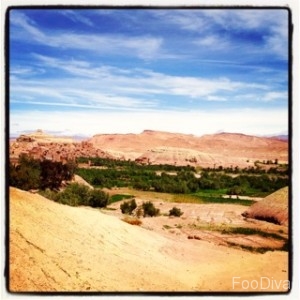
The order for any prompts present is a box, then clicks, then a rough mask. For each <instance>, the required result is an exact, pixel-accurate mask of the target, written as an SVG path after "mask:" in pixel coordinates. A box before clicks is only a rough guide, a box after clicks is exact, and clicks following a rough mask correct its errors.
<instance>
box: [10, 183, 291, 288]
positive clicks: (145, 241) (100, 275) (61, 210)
mask: <svg viewBox="0 0 300 300" xmlns="http://www.w3.org/2000/svg"><path fill="white" fill-rule="evenodd" d="M9 208H10V213H9V218H10V228H9V232H10V234H9V288H10V291H12V292H13V291H16V292H18V291H133V292H134V291H247V290H250V291H258V290H263V291H267V290H271V291H275V292H277V291H282V290H285V289H286V287H287V281H286V280H287V279H288V269H287V267H288V254H287V252H281V251H274V252H267V253H265V254H254V253H250V252H246V251H242V250H238V249H233V248H228V247H225V246H218V245H214V244H212V243H208V242H205V241H195V240H188V239H187V240H178V241H177V240H174V239H170V238H168V237H166V236H164V235H161V234H159V233H157V232H154V231H151V230H147V229H145V228H141V227H138V226H133V225H129V224H127V223H125V222H122V221H121V220H119V219H118V218H116V217H114V216H110V215H106V214H103V213H101V212H100V211H99V210H97V209H92V208H88V207H69V206H66V205H61V204H57V203H55V202H52V201H49V200H47V199H45V198H43V197H41V196H39V195H34V194H30V193H28V192H24V191H21V190H18V189H16V188H10V207H9ZM233 277H236V278H235V279H233ZM233 280H234V282H235V283H233ZM256 282H257V283H258V285H257V284H256ZM251 284H252V287H251ZM233 288H234V289H233Z"/></svg>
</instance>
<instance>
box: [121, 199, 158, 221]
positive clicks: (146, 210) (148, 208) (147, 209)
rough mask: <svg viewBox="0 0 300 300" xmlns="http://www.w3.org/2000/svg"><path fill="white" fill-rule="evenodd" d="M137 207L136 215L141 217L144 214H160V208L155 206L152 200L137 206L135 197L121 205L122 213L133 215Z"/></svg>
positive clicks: (151, 215)
mask: <svg viewBox="0 0 300 300" xmlns="http://www.w3.org/2000/svg"><path fill="white" fill-rule="evenodd" d="M136 208H138V209H137V212H136V215H137V217H138V218H139V217H140V216H141V215H142V214H143V217H144V218H145V217H147V216H148V217H155V216H158V215H159V209H158V208H156V207H155V206H154V204H153V203H152V202H151V201H147V202H143V203H142V205H141V206H140V207H138V206H137V204H136V202H135V199H132V200H131V201H125V202H123V203H122V204H121V205H120V209H121V211H122V214H127V215H132V213H133V211H134V210H135V209H136Z"/></svg>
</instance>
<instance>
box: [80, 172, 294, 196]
mask: <svg viewBox="0 0 300 300" xmlns="http://www.w3.org/2000/svg"><path fill="white" fill-rule="evenodd" d="M77 173H78V175H80V176H81V177H83V178H84V179H85V180H86V181H88V182H89V183H90V184H92V185H93V186H97V187H107V188H112V187H132V188H134V189H138V190H144V191H149V190H150V191H156V192H164V193H177V194H189V193H197V192H199V191H202V190H215V191H216V190H222V191H224V190H225V194H228V195H247V196H250V195H261V196H265V195H267V194H269V193H271V192H274V191H276V190H278V189H280V188H282V187H284V186H287V185H288V182H289V181H288V177H287V176H280V175H277V176H273V175H268V174H262V175H257V174H252V175H250V174H241V175H238V176H230V175H227V174H224V173H222V172H215V171H210V172H208V171H202V172H201V176H200V178H196V177H195V173H194V172H192V171H190V170H184V169H183V170H179V171H177V172H176V174H175V175H174V174H168V173H167V172H166V171H165V170H163V171H162V173H161V175H158V174H157V173H156V172H154V171H150V170H149V169H148V166H144V167H143V166H139V167H138V168H136V167H134V168H129V167H126V168H120V169H117V168H114V169H93V168H92V169H86V168H79V169H78V170H77Z"/></svg>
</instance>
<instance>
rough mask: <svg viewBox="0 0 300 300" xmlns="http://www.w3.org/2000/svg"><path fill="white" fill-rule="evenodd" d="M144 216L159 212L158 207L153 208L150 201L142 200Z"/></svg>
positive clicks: (155, 214)
mask: <svg viewBox="0 0 300 300" xmlns="http://www.w3.org/2000/svg"><path fill="white" fill-rule="evenodd" d="M142 206H143V210H144V217H147V216H149V217H155V216H157V215H158V214H159V209H158V208H155V206H154V205H153V203H152V202H151V201H148V202H143V204H142Z"/></svg>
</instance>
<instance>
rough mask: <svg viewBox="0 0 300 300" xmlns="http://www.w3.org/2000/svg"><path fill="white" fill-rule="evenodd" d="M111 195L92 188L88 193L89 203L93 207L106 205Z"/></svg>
mask: <svg viewBox="0 0 300 300" xmlns="http://www.w3.org/2000/svg"><path fill="white" fill-rule="evenodd" d="M108 200H109V196H108V194H107V193H105V192H104V191H102V190H96V189H95V190H90V191H89V193H88V205H89V206H91V207H105V206H106V205H107V203H108Z"/></svg>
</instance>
